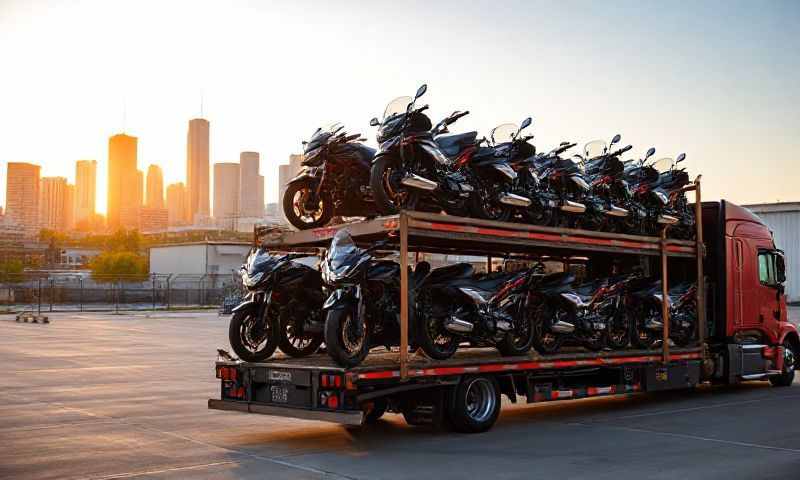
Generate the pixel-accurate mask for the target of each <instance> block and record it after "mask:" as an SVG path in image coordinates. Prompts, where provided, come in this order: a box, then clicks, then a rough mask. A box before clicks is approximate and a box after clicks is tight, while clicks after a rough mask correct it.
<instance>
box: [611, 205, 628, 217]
mask: <svg viewBox="0 0 800 480" xmlns="http://www.w3.org/2000/svg"><path fill="white" fill-rule="evenodd" d="M606 215H611V216H612V217H627V216H628V210H626V209H624V208H621V207H618V206H616V205H614V204H613V203H612V204H611V208H610V209H608V210H606Z"/></svg>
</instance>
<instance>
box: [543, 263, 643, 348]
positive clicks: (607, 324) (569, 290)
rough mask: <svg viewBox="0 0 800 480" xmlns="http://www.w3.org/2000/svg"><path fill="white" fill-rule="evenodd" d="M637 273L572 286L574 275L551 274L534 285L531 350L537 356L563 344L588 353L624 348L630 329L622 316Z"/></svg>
mask: <svg viewBox="0 0 800 480" xmlns="http://www.w3.org/2000/svg"><path fill="white" fill-rule="evenodd" d="M637 275H638V274H631V275H623V276H616V277H611V278H603V279H600V280H596V281H593V282H588V283H585V284H582V285H578V286H573V283H574V282H575V274H573V273H570V272H564V273H554V274H550V275H547V276H545V277H544V278H542V280H541V281H540V282H539V283H538V284H537V285H536V291H537V293H538V298H537V299H536V303H535V307H534V311H535V313H534V316H535V318H536V320H535V321H534V324H533V331H534V334H533V347H534V348H535V349H536V350H537V351H538V352H540V353H543V354H553V353H556V352H558V350H559V349H560V348H561V346H562V345H564V344H565V343H573V344H578V345H582V346H584V347H586V348H587V349H589V350H592V351H600V350H602V349H604V348H606V347H610V348H613V349H622V348H625V347H626V346H627V345H628V341H629V338H630V326H629V323H628V322H627V318H626V317H625V298H626V292H627V289H628V285H629V284H630V282H631V281H633V280H634V279H635V278H637Z"/></svg>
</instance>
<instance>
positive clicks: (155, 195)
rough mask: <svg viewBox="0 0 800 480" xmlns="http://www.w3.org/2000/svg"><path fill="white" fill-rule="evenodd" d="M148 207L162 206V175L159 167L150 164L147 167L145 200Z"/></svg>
mask: <svg viewBox="0 0 800 480" xmlns="http://www.w3.org/2000/svg"><path fill="white" fill-rule="evenodd" d="M145 205H147V207H148V208H164V175H163V173H161V167H159V166H158V165H150V166H149V167H147V201H145Z"/></svg>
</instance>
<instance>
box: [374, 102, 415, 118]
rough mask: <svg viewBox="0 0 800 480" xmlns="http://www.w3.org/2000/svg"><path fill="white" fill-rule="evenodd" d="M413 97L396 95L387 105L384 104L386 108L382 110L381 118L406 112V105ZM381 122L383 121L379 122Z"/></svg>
mask: <svg viewBox="0 0 800 480" xmlns="http://www.w3.org/2000/svg"><path fill="white" fill-rule="evenodd" d="M413 101H414V99H413V98H411V97H397V98H395V99H394V100H392V101H391V102H389V104H388V105H386V110H384V111H383V120H386V119H387V118H389V117H391V116H393V115H398V114H400V113H406V112H407V111H408V106H409V105H410V104H411V102H413ZM381 123H383V122H381Z"/></svg>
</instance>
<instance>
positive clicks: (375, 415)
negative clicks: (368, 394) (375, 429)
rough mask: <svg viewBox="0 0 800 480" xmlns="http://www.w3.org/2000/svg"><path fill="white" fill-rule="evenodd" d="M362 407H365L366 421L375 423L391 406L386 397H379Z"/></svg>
mask: <svg viewBox="0 0 800 480" xmlns="http://www.w3.org/2000/svg"><path fill="white" fill-rule="evenodd" d="M362 408H363V409H364V423H366V424H369V423H375V422H377V421H378V419H380V418H381V417H382V416H383V414H384V413H386V409H387V408H389V402H387V401H386V399H385V398H377V399H375V400H374V401H372V402H368V404H365V405H363V407H362Z"/></svg>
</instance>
